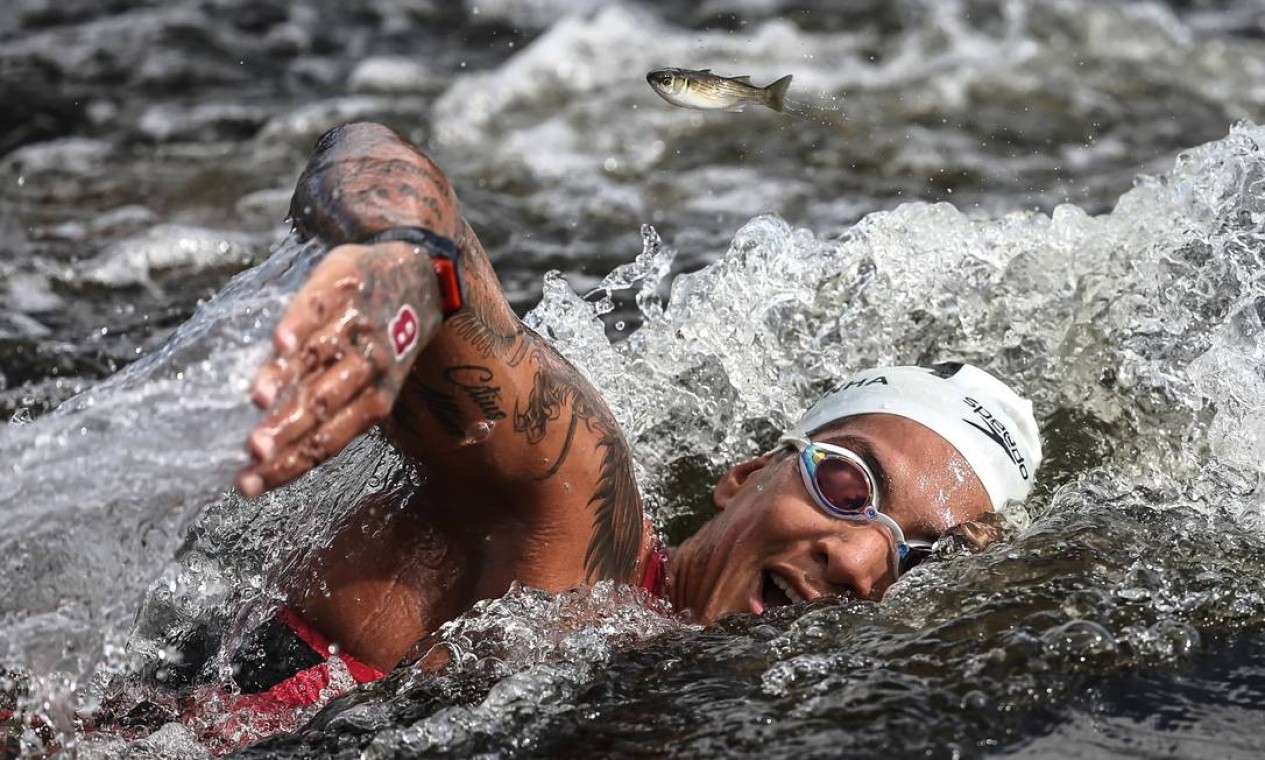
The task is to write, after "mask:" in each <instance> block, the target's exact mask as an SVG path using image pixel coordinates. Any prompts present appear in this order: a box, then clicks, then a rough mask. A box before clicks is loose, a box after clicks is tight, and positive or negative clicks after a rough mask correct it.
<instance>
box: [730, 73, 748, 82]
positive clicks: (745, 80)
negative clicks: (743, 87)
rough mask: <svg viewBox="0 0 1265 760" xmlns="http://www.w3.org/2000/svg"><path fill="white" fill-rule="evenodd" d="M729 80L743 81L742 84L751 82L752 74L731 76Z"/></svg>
mask: <svg viewBox="0 0 1265 760" xmlns="http://www.w3.org/2000/svg"><path fill="white" fill-rule="evenodd" d="M729 81H731V82H741V83H742V84H751V75H750V74H743V75H742V76H740V77H730V78H729Z"/></svg>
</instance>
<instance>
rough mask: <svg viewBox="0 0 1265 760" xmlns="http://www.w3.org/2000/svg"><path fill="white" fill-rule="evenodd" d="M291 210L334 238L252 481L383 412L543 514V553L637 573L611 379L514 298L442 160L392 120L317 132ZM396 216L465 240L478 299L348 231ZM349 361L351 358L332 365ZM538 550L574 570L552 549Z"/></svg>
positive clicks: (248, 474) (596, 572)
mask: <svg viewBox="0 0 1265 760" xmlns="http://www.w3.org/2000/svg"><path fill="white" fill-rule="evenodd" d="M292 216H293V218H294V219H295V222H296V226H297V228H298V230H299V232H300V233H301V234H305V235H307V236H316V237H319V238H321V239H322V240H324V241H325V242H328V243H329V244H330V245H331V246H334V247H333V248H332V249H331V251H330V253H329V254H328V255H327V256H326V258H325V260H324V261H322V263H321V264H320V265H319V266H318V267H317V269H316V271H315V272H314V273H313V275H312V277H311V278H310V280H309V281H308V283H307V284H305V286H304V287H303V288H302V289H301V290H300V292H299V294H297V295H296V297H295V299H294V301H293V302H292V305H291V307H290V309H289V310H288V311H287V313H286V314H285V316H284V317H283V318H282V321H281V323H280V324H279V325H278V328H277V331H276V338H275V341H274V342H275V348H276V356H275V357H274V358H273V360H272V361H270V362H269V364H268V365H266V366H265V368H264V369H263V370H262V371H261V372H260V375H259V377H258V379H257V381H256V383H255V386H254V400H255V402H256V403H257V404H259V405H260V406H261V407H264V408H266V409H268V410H269V414H268V415H267V417H266V418H265V420H264V421H263V422H262V423H261V424H260V425H259V427H257V428H256V430H255V431H254V432H252V434H251V436H250V438H249V442H248V448H249V450H250V451H251V453H252V455H253V456H254V458H255V462H254V463H253V464H252V465H251V466H250V467H248V468H247V469H245V470H244V471H243V472H242V473H241V475H240V476H239V478H238V487H239V488H240V489H241V490H242V491H243V492H244V493H247V494H254V493H258V492H260V491H262V490H267V489H269V488H273V487H276V486H278V485H280V484H282V483H285V482H288V481H289V480H292V479H294V478H296V477H298V476H299V475H302V474H303V473H304V472H306V471H307V470H309V469H311V468H312V467H314V466H316V465H317V464H319V463H320V462H322V461H324V460H326V459H328V458H329V457H331V456H333V455H334V454H336V453H337V452H338V451H339V450H341V449H342V448H343V446H345V445H346V444H347V443H348V442H350V441H351V440H352V439H353V438H354V437H355V436H356V435H359V434H360V433H362V432H364V431H365V430H367V429H368V428H369V427H371V426H373V425H374V424H376V423H378V422H380V421H385V422H386V423H387V424H386V425H385V426H384V429H385V430H386V431H387V433H388V434H389V435H390V436H391V437H392V438H393V440H394V441H395V442H396V444H397V445H398V446H399V447H400V448H401V449H402V450H404V451H405V452H406V453H408V454H410V455H412V456H413V457H415V458H417V459H418V460H420V461H422V462H424V463H425V464H426V465H427V468H428V470H429V471H430V473H431V482H430V483H429V486H430V488H431V489H432V491H434V492H436V493H437V494H438V495H439V497H440V498H441V499H442V498H443V494H449V495H451V496H452V502H453V503H460V504H462V506H463V508H465V509H475V510H487V511H498V510H500V511H504V510H508V511H510V512H513V513H516V514H522V515H525V516H526V518H527V519H528V520H529V521H533V520H534V521H535V522H536V523H541V522H546V523H547V524H548V533H549V535H550V539H549V541H550V543H549V546H548V547H547V549H546V550H545V551H543V552H540V551H536V550H534V549H533V551H534V553H535V554H536V555H539V554H542V553H543V554H547V555H551V556H552V555H557V556H563V557H565V556H576V557H581V558H582V571H583V576H584V577H585V578H587V579H589V580H600V579H603V578H614V579H618V580H627V579H629V577H630V576H631V575H632V572H633V568H634V566H635V564H636V562H637V559H638V556H639V554H640V545H641V538H642V531H643V524H642V509H641V502H640V497H639V495H638V492H637V489H636V487H635V484H634V481H633V474H632V470H633V468H632V459H631V454H630V451H629V449H628V445H627V444H626V442H625V441H624V439H623V436H622V434H621V433H620V431H619V427H618V425H617V424H616V423H615V420H614V418H613V417H612V415H611V413H610V410H609V409H608V408H607V406H606V404H605V402H604V401H603V400H602V398H601V396H600V395H599V394H598V393H597V391H596V390H595V389H594V388H593V387H592V386H591V385H590V384H589V383H588V382H587V381H586V380H585V379H584V378H583V376H581V375H580V374H579V373H578V372H577V371H576V370H575V369H574V368H573V367H571V365H570V364H568V363H567V362H566V361H565V360H564V359H563V358H562V357H561V356H559V355H558V354H557V352H556V351H554V349H553V348H552V346H550V345H549V344H548V342H547V341H544V340H543V339H541V338H540V337H539V336H537V335H535V334H534V333H533V332H531V331H530V330H528V329H527V328H525V327H524V326H523V325H522V323H521V322H520V321H519V320H518V318H517V317H516V316H515V315H514V313H513V311H512V310H511V309H510V307H509V305H508V304H507V303H506V301H505V298H504V295H503V294H502V292H501V288H500V284H499V283H498V281H497V279H496V275H495V273H494V272H493V271H492V267H491V264H490V262H489V261H488V258H487V255H486V254H485V253H484V251H483V248H482V246H481V245H480V243H479V241H478V238H477V237H476V236H475V235H474V232H473V231H472V230H471V229H470V227H469V225H468V224H467V223H466V221H465V220H464V219H463V218H462V216H461V214H460V211H459V208H458V205H457V200H456V197H455V195H454V194H453V192H452V189H451V187H450V185H449V183H448V181H447V179H446V178H445V177H444V175H443V173H442V172H441V171H440V170H439V169H438V167H436V166H435V164H434V163H433V162H432V161H431V160H430V159H429V158H428V157H426V156H425V155H424V154H422V153H421V152H420V151H419V150H417V149H416V148H415V147H414V146H412V145H410V144H409V143H407V142H406V141H404V140H403V139H402V138H400V137H399V136H398V135H396V134H395V133H394V132H392V131H390V130H388V129H386V128H383V127H380V126H377V125H370V124H357V125H350V126H348V127H343V128H340V129H339V130H335V131H334V132H331V133H330V134H329V135H327V136H326V137H325V138H322V141H321V143H320V144H318V149H317V152H316V154H315V155H314V156H313V157H312V159H311V161H310V162H309V164H308V167H307V168H306V170H305V171H304V174H303V177H302V178H301V179H300V181H299V186H298V188H297V189H296V192H295V197H294V201H293V204H292ZM393 226H421V227H425V228H427V229H430V230H433V231H435V232H438V233H439V234H441V235H444V236H446V237H450V238H452V239H453V240H454V241H455V242H456V243H457V246H458V249H459V250H460V255H461V258H462V265H463V268H464V271H465V299H464V300H465V304H464V306H463V307H462V309H461V310H460V311H459V312H458V313H456V314H455V315H453V316H452V317H450V318H449V319H448V320H447V321H446V322H444V321H441V317H440V314H439V306H438V294H437V292H436V290H437V286H436V284H435V278H434V275H433V274H432V270H431V267H430V263H429V261H427V260H424V259H422V260H419V257H418V256H416V255H415V254H414V253H413V251H412V247H411V246H410V245H408V244H402V243H391V244H382V245H375V246H369V247H365V246H356V245H349V244H347V243H348V241H352V240H359V239H363V238H364V237H365V236H367V235H370V234H373V233H375V232H378V231H381V230H383V229H386V228H388V227H393ZM405 302H407V303H409V304H410V305H413V306H414V307H415V308H416V309H417V311H418V314H419V317H420V318H419V320H418V321H419V323H420V328H421V332H420V339H419V346H418V348H417V350H415V351H414V352H412V353H411V354H409V355H407V356H405V357H404V358H403V361H399V362H396V361H394V359H393V356H392V353H391V345H390V340H389V335H388V327H387V323H388V322H389V321H390V319H391V318H392V316H393V315H394V314H396V313H397V312H398V309H399V307H400V305H401V304H402V303H405ZM337 326H342V329H339V328H338V327H337ZM335 356H341V357H343V358H342V359H339V360H338V361H334V360H333V358H332V357H335ZM349 357H350V358H349ZM357 357H363V361H362V360H361V358H357ZM339 362H345V363H347V364H348V365H349V366H348V367H345V368H344V369H345V371H338V370H335V371H331V370H330V369H329V367H330V366H335V367H337V366H339ZM536 562H537V565H541V566H543V567H544V570H543V572H545V574H546V575H548V574H550V573H553V572H554V571H555V570H556V573H555V574H556V575H557V577H558V578H559V582H560V583H562V582H574V578H567V577H564V576H566V575H567V572H564V571H562V570H558V569H557V568H553V569H552V570H551V569H550V566H551V565H556V564H557V563H556V562H551V560H550V557H546V558H545V559H543V560H542V559H539V557H537V558H536ZM564 564H565V563H564Z"/></svg>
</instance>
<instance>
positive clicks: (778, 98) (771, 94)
mask: <svg viewBox="0 0 1265 760" xmlns="http://www.w3.org/2000/svg"><path fill="white" fill-rule="evenodd" d="M791 76H792V75H790V74H787V75H786V76H784V77H782V78H781V79H779V80H777V81H776V82H774V83H773V84H771V85H769V86H768V87H765V88H764V97H765V105H767V106H768V107H769V108H772V109H773V110H774V111H777V112H778V113H782V112H784V111H785V110H786V90H787V88H788V87H790V86H791Z"/></svg>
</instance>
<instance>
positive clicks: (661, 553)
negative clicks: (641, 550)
mask: <svg viewBox="0 0 1265 760" xmlns="http://www.w3.org/2000/svg"><path fill="white" fill-rule="evenodd" d="M650 540H651V541H652V542H653V543H652V544H651V545H650V554H649V555H647V556H646V569H645V570H644V571H642V573H641V587H642V588H644V589H645V590H646V591H649V592H650V593H652V594H654V595H655V596H657V597H659V598H660V599H667V598H668V553H667V552H666V551H665V550H664V548H663V542H662V541H660V540H659V537H658V536H651V538H650Z"/></svg>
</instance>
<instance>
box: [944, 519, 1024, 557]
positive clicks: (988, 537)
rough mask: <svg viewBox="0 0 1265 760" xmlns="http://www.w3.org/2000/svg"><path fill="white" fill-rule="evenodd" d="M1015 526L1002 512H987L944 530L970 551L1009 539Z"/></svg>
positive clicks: (982, 548)
mask: <svg viewBox="0 0 1265 760" xmlns="http://www.w3.org/2000/svg"><path fill="white" fill-rule="evenodd" d="M1013 533H1014V527H1013V526H1012V525H1011V524H1010V522H1009V521H1008V520H1006V518H1005V517H1004V516H1003V515H1002V514H1001V513H1000V512H986V513H984V514H982V515H980V516H979V517H977V518H976V519H974V520H968V521H966V522H963V523H958V524H957V525H954V526H953V527H952V528H949V529H948V530H947V531H945V532H944V535H945V536H948V537H951V538H952V540H953V541H954V543H955V544H957V545H958V546H959V547H961V548H963V549H966V550H967V551H969V552H972V553H974V552H982V551H984V550H985V549H987V548H988V547H989V546H991V545H992V544H995V543H997V542H998V541H1004V540H1008V539H1009V538H1010V537H1011V534H1013Z"/></svg>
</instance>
